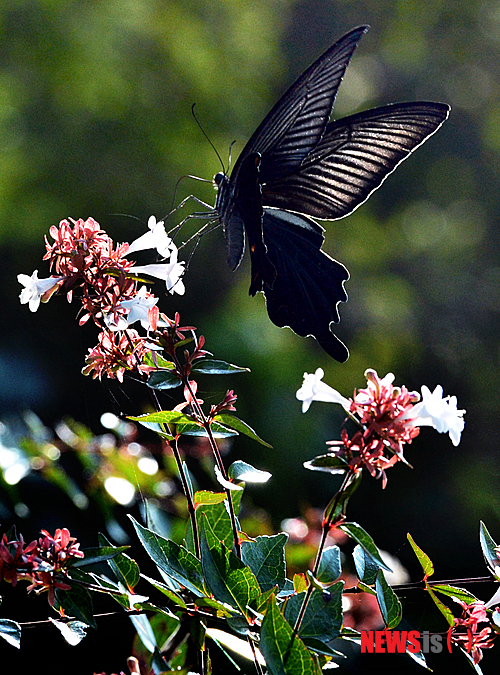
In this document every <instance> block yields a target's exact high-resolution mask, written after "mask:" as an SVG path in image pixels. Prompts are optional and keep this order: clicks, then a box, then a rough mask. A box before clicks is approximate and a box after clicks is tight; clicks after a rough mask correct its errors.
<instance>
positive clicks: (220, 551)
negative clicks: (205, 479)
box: [200, 515, 261, 620]
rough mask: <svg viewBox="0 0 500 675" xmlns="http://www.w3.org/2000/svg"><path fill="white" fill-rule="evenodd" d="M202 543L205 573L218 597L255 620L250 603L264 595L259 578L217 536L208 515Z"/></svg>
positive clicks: (203, 517)
mask: <svg viewBox="0 0 500 675" xmlns="http://www.w3.org/2000/svg"><path fill="white" fill-rule="evenodd" d="M200 544H201V565H202V568H203V574H204V576H205V581H206V584H207V586H208V587H209V589H210V591H211V592H212V593H213V595H214V597H215V599H216V600H220V601H221V602H225V603H227V604H228V605H231V607H234V608H236V609H239V610H240V612H241V613H242V614H243V615H244V616H245V617H246V618H247V619H249V620H253V618H254V616H253V614H252V612H251V611H250V610H249V605H250V604H251V603H252V602H253V601H254V600H256V598H258V597H259V595H260V594H261V591H260V587H259V584H258V581H257V579H256V578H255V576H254V574H253V572H252V571H251V569H250V568H249V567H248V566H247V565H245V564H244V563H243V562H242V561H241V560H240V559H239V558H237V557H236V556H235V555H234V553H233V552H232V551H230V550H229V549H228V548H226V546H224V544H223V543H222V542H220V541H219V540H218V539H217V537H216V536H215V535H214V533H213V532H212V529H211V527H210V524H209V522H208V520H207V518H206V516H205V515H203V516H202V519H201V530H200Z"/></svg>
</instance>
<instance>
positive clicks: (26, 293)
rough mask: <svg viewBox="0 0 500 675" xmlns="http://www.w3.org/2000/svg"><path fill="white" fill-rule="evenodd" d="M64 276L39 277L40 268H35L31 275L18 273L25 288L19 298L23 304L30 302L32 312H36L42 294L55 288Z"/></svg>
mask: <svg viewBox="0 0 500 675" xmlns="http://www.w3.org/2000/svg"><path fill="white" fill-rule="evenodd" d="M63 278H64V277H48V278H47V279H39V278H38V270H35V271H34V272H33V274H32V275H31V276H30V277H29V276H28V275H27V274H18V275H17V280H18V281H19V283H20V284H22V285H23V286H24V287H25V288H23V290H22V291H21V293H20V295H19V300H20V302H21V304H22V305H26V304H28V307H29V308H30V310H31V311H32V312H36V310H37V309H38V307H39V306H40V300H41V299H42V296H43V295H44V294H45V293H47V291H50V289H51V288H54V286H56V285H57V284H58V283H59V281H61V279H63Z"/></svg>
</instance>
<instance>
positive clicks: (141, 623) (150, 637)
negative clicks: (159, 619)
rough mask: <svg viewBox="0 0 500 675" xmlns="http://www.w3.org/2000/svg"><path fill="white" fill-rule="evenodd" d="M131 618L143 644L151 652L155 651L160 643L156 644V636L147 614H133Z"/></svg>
mask: <svg viewBox="0 0 500 675" xmlns="http://www.w3.org/2000/svg"><path fill="white" fill-rule="evenodd" d="M130 620H131V621H132V623H133V624H134V627H135V630H136V631H137V635H138V636H139V637H140V639H141V642H142V644H143V645H144V646H145V647H146V649H147V650H148V651H149V652H151V653H153V652H154V650H155V648H156V647H157V646H158V645H157V644H156V637H155V634H154V632H153V629H152V628H151V624H150V623H149V619H148V617H147V616H146V614H131V615H130Z"/></svg>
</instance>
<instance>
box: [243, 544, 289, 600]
mask: <svg viewBox="0 0 500 675" xmlns="http://www.w3.org/2000/svg"><path fill="white" fill-rule="evenodd" d="M287 541H288V534H285V533H284V532H281V533H280V534H275V535H273V536H271V537H269V536H267V535H263V536H261V537H257V538H256V539H255V541H243V542H241V559H242V560H243V562H244V563H245V565H248V567H250V569H251V570H252V572H253V573H254V574H255V576H256V577H257V581H258V582H259V585H260V588H261V589H262V592H263V593H264V592H265V591H268V590H270V589H271V588H274V586H278V589H279V590H281V589H282V588H283V586H284V584H285V572H286V564H285V544H286V542H287Z"/></svg>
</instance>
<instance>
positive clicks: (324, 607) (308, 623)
mask: <svg viewBox="0 0 500 675" xmlns="http://www.w3.org/2000/svg"><path fill="white" fill-rule="evenodd" d="M343 590H344V582H343V581H338V582H337V583H336V584H334V585H333V586H330V587H329V589H328V590H320V589H319V588H315V589H313V591H312V593H311V596H310V598H309V602H308V603H307V608H306V611H305V614H304V617H303V619H302V621H301V623H300V626H299V631H298V634H299V635H300V637H301V638H302V639H303V640H305V639H306V638H308V639H309V638H311V639H315V640H321V641H322V642H329V641H330V640H333V639H334V638H336V637H338V635H339V634H340V629H341V627H342V618H343V615H342V592H343ZM306 595H307V591H302V592H301V593H297V594H296V595H292V597H291V598H289V600H288V602H287V603H286V608H285V619H286V620H287V621H288V623H289V624H290V625H291V626H294V625H295V622H296V621H297V617H298V615H299V612H300V610H301V608H302V605H303V604H304V598H305V597H306Z"/></svg>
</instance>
